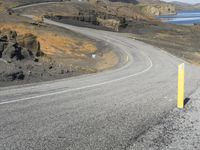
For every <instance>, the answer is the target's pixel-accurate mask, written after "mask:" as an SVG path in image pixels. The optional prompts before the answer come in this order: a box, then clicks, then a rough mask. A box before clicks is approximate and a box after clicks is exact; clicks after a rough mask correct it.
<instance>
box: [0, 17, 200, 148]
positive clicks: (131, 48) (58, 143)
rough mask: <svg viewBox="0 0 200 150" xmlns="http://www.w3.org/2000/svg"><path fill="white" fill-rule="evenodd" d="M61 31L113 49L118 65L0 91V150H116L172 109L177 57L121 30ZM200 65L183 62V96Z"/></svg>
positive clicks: (196, 81) (192, 87) (192, 88)
mask: <svg viewBox="0 0 200 150" xmlns="http://www.w3.org/2000/svg"><path fill="white" fill-rule="evenodd" d="M45 22H46V23H49V24H54V25H57V26H61V27H63V28H67V29H70V30H73V31H76V32H79V33H82V34H84V35H87V36H90V37H92V38H94V39H96V40H104V41H106V42H108V43H109V44H112V45H113V46H115V47H116V48H115V51H116V52H117V53H120V54H121V55H120V56H121V57H122V59H124V60H126V61H127V62H123V61H122V63H121V64H119V65H118V67H117V68H115V69H111V70H107V71H104V72H101V73H97V74H91V75H83V76H79V77H73V78H68V79H62V80H56V81H50V82H42V83H35V84H29V85H22V86H13V87H4V88H0V149H1V150H17V149H19V150H47V149H48V150H56V149H57V150H112V149H114V150H123V149H128V148H129V147H130V146H131V145H133V143H134V141H136V139H137V138H138V137H139V136H140V135H142V134H143V133H144V132H145V131H146V130H148V128H149V127H152V126H154V125H155V124H157V123H159V121H160V119H161V118H162V117H164V116H165V115H166V114H167V113H168V112H169V111H170V110H171V109H173V108H174V107H176V92H177V65H178V64H179V63H182V62H184V61H182V60H180V59H178V58H176V57H174V56H171V55H170V54H167V53H165V52H164V51H162V50H160V49H158V48H156V47H153V46H151V45H148V44H145V43H143V42H139V41H136V40H133V39H130V38H128V37H126V36H125V35H124V34H120V33H113V32H107V31H100V30H94V29H89V28H81V27H73V26H70V25H65V24H61V23H57V22H53V21H50V20H47V19H46V20H45ZM199 73H200V70H199V69H198V68H196V67H194V66H191V65H190V64H188V63H186V96H188V97H189V96H190V95H191V94H192V93H193V92H194V91H195V89H196V88H197V87H198V86H199V79H200V76H199Z"/></svg>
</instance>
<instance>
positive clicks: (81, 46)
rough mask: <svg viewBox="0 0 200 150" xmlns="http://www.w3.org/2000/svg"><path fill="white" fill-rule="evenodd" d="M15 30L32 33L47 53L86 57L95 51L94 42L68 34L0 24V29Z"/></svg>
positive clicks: (18, 25) (23, 33) (21, 32)
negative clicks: (81, 39)
mask: <svg viewBox="0 0 200 150" xmlns="http://www.w3.org/2000/svg"><path fill="white" fill-rule="evenodd" d="M2 29H11V30H15V31H16V32H17V33H18V35H25V34H30V33H31V34H33V35H35V36H37V40H38V41H39V42H40V44H41V50H42V51H43V52H44V53H45V54H47V55H68V56H69V57H79V58H86V57H87V54H90V53H95V52H96V50H97V48H96V46H95V44H93V43H92V42H89V41H84V40H83V41H80V39H75V38H72V37H70V36H63V35H58V34H55V33H53V32H46V31H38V30H36V29H35V27H33V26H29V27H28V26H25V25H23V24H17V25H16V24H0V30H2Z"/></svg>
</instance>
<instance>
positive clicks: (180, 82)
mask: <svg viewBox="0 0 200 150" xmlns="http://www.w3.org/2000/svg"><path fill="white" fill-rule="evenodd" d="M184 74H185V65H184V63H183V64H180V65H179V66H178V96H177V107H178V108H180V109H182V108H183V107H184V84H185V83H184V82H185V81H184V80H185V79H184V78H185V77H184Z"/></svg>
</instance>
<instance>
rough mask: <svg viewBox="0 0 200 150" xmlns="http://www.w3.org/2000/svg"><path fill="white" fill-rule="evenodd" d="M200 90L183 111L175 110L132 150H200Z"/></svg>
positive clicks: (131, 149)
mask: <svg viewBox="0 0 200 150" xmlns="http://www.w3.org/2000/svg"><path fill="white" fill-rule="evenodd" d="M199 97H200V88H199V89H197V90H196V92H195V93H194V94H193V95H192V96H191V97H190V101H189V102H188V104H187V105H186V106H185V108H184V109H183V110H180V109H177V108H175V109H174V110H172V111H171V112H170V113H169V115H168V116H167V117H166V118H164V119H163V120H162V121H161V122H160V123H159V124H157V125H156V126H154V127H153V128H151V129H149V130H148V131H147V132H146V133H145V134H143V135H141V136H140V137H139V138H138V139H137V140H136V142H134V143H133V145H132V146H131V147H130V150H134V149H137V150H147V149H148V150H161V149H162V150H169V149H170V150H172V149H173V150H188V149H190V150H198V149H199V148H200V126H199V124H200V118H199V116H200V100H199Z"/></svg>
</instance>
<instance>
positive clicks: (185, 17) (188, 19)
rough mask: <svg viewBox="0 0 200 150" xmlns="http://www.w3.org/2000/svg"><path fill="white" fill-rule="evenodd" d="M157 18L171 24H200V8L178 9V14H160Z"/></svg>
mask: <svg viewBox="0 0 200 150" xmlns="http://www.w3.org/2000/svg"><path fill="white" fill-rule="evenodd" d="M157 18H158V19H161V20H162V21H163V22H167V23H171V24H180V25H193V24H200V10H188V11H178V12H177V14H176V15H167V16H158V17H157Z"/></svg>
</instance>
